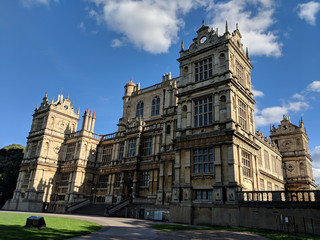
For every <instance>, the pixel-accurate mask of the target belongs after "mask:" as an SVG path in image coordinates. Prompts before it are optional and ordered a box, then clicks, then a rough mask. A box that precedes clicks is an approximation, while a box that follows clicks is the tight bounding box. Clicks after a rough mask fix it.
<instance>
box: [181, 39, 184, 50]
mask: <svg viewBox="0 0 320 240" xmlns="http://www.w3.org/2000/svg"><path fill="white" fill-rule="evenodd" d="M182 51H184V43H183V40H181V52H182Z"/></svg>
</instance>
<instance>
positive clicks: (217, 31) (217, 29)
mask: <svg viewBox="0 0 320 240" xmlns="http://www.w3.org/2000/svg"><path fill="white" fill-rule="evenodd" d="M216 34H217V36H219V28H216Z"/></svg>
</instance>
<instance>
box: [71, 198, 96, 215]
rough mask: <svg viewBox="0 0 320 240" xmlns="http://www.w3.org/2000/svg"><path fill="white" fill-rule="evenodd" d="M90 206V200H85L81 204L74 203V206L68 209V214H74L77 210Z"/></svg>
mask: <svg viewBox="0 0 320 240" xmlns="http://www.w3.org/2000/svg"><path fill="white" fill-rule="evenodd" d="M89 204H90V200H89V199H84V200H83V201H81V202H77V203H74V204H73V205H71V206H69V207H66V212H73V211H74V210H77V209H79V208H82V207H85V206H87V205H89Z"/></svg>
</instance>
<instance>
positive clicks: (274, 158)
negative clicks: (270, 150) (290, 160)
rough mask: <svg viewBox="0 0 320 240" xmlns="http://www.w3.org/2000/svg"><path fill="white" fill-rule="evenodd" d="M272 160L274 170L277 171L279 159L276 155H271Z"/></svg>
mask: <svg viewBox="0 0 320 240" xmlns="http://www.w3.org/2000/svg"><path fill="white" fill-rule="evenodd" d="M271 162H272V171H273V172H274V173H277V160H276V157H275V156H273V155H271Z"/></svg>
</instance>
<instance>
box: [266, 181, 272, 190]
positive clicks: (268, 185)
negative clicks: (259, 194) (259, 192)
mask: <svg viewBox="0 0 320 240" xmlns="http://www.w3.org/2000/svg"><path fill="white" fill-rule="evenodd" d="M267 190H268V191H272V183H271V182H267Z"/></svg>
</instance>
